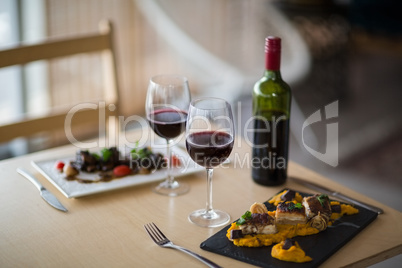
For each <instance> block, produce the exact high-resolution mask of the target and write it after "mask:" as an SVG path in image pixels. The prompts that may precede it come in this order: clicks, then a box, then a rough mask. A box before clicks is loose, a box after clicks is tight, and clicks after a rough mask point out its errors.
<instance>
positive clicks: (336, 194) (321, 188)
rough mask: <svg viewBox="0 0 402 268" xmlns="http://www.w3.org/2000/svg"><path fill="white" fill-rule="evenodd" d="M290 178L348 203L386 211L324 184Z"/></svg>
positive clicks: (380, 212)
mask: <svg viewBox="0 0 402 268" xmlns="http://www.w3.org/2000/svg"><path fill="white" fill-rule="evenodd" d="M290 180H292V181H294V182H296V183H299V184H301V185H304V186H306V187H308V188H311V189H313V190H316V191H319V192H320V193H323V194H327V195H329V196H332V197H336V198H338V199H340V200H341V201H344V202H348V203H351V204H355V205H358V206H361V207H364V208H366V209H368V210H371V211H374V212H376V213H378V214H382V213H384V210H382V209H381V208H378V207H375V206H372V205H369V204H366V203H363V202H360V201H358V200H356V199H354V198H351V197H349V196H346V195H344V194H341V193H339V192H336V191H332V190H330V189H328V188H326V187H324V186H321V185H318V184H315V183H313V182H309V181H305V180H301V179H297V178H293V177H292V178H290Z"/></svg>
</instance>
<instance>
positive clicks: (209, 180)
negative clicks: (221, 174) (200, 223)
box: [206, 168, 214, 213]
mask: <svg viewBox="0 0 402 268" xmlns="http://www.w3.org/2000/svg"><path fill="white" fill-rule="evenodd" d="M213 173H214V169H213V168H207V208H206V212H207V213H211V212H212V211H213V208H212V175H213Z"/></svg>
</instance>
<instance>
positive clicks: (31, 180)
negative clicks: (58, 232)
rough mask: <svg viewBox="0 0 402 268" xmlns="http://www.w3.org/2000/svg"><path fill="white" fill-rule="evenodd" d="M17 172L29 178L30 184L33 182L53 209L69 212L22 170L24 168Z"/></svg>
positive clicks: (29, 174) (30, 175)
mask: <svg viewBox="0 0 402 268" xmlns="http://www.w3.org/2000/svg"><path fill="white" fill-rule="evenodd" d="M17 172H18V173H19V174H21V175H22V176H24V177H25V178H27V179H28V180H29V181H30V182H32V183H33V184H34V185H35V186H36V188H38V190H39V192H40V195H41V196H42V198H43V199H44V200H45V201H46V202H47V203H48V204H49V205H51V206H52V207H54V208H57V209H58V210H61V211H64V212H67V211H68V210H67V209H66V208H65V207H64V206H63V205H62V204H61V203H60V202H59V200H57V198H56V197H55V196H54V195H53V194H52V193H51V192H49V191H48V190H46V188H45V187H43V185H42V184H40V182H39V181H38V180H37V179H36V178H35V177H34V176H33V175H32V174H31V173H29V172H28V171H26V170H24V169H22V168H17Z"/></svg>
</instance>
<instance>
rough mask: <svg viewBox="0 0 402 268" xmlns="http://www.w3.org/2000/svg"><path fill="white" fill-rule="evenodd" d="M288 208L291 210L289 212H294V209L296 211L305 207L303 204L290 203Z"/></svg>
mask: <svg viewBox="0 0 402 268" xmlns="http://www.w3.org/2000/svg"><path fill="white" fill-rule="evenodd" d="M288 208H289V210H293V209H295V208H297V209H301V208H303V205H302V204H301V203H297V204H295V203H290V204H289V207H288Z"/></svg>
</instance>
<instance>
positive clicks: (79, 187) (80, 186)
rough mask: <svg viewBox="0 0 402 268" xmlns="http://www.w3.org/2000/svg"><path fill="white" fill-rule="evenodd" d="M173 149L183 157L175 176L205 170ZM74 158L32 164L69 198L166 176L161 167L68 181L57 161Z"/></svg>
mask: <svg viewBox="0 0 402 268" xmlns="http://www.w3.org/2000/svg"><path fill="white" fill-rule="evenodd" d="M153 151H154V152H158V151H159V150H155V149H153ZM172 151H173V154H175V155H177V156H178V157H179V159H181V161H182V165H181V167H175V168H173V172H172V174H173V175H174V176H175V177H180V176H184V175H188V174H191V173H194V172H198V171H201V170H205V168H203V167H201V166H199V165H197V164H196V163H194V161H192V160H191V159H190V157H189V156H188V154H187V153H186V152H184V151H183V150H181V149H179V148H172ZM162 153H163V152H162ZM72 160H75V155H70V156H66V157H59V158H54V159H49V160H43V161H32V165H33V166H34V167H35V168H36V169H37V170H38V171H39V172H40V173H41V174H42V175H43V176H45V177H46V179H48V180H49V181H50V182H51V183H52V184H53V185H54V186H55V187H56V188H57V189H58V190H59V191H60V192H62V193H63V194H64V195H65V196H66V197H67V198H74V197H80V196H86V195H91V194H96V193H101V192H106V191H110V190H116V189H121V188H125V187H131V186H135V185H141V184H145V183H150V182H156V181H160V180H164V179H165V177H166V169H161V170H157V171H155V172H153V173H150V174H146V175H142V174H136V175H131V176H125V177H123V178H119V179H114V180H111V181H109V182H96V183H82V182H78V181H76V180H73V181H67V180H66V179H65V175H64V174H63V173H60V172H59V171H58V170H57V169H56V168H55V164H56V162H57V161H63V162H64V163H68V162H70V161H72ZM81 173H83V174H81ZM80 176H81V177H85V178H86V179H91V178H92V179H95V178H96V177H97V176H98V175H97V174H96V173H85V172H80Z"/></svg>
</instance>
